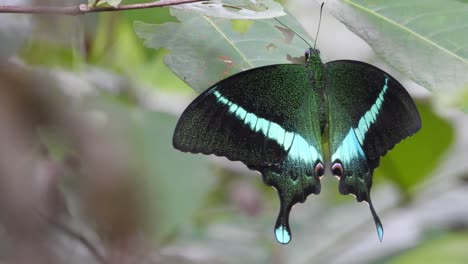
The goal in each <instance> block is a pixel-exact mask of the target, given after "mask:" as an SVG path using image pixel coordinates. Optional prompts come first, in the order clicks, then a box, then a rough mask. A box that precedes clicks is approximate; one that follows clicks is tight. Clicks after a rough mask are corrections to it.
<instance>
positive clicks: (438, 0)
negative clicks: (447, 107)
mask: <svg viewBox="0 0 468 264" xmlns="http://www.w3.org/2000/svg"><path fill="white" fill-rule="evenodd" d="M327 6H328V7H327ZM325 8H326V9H330V10H331V11H332V12H333V14H334V15H335V16H336V17H337V18H338V19H339V20H341V21H342V22H343V23H344V24H345V25H346V26H347V27H348V28H349V29H350V30H351V31H353V32H354V33H356V34H358V35H359V36H360V37H361V38H363V39H364V40H365V41H366V42H367V43H368V44H369V45H370V46H371V47H372V48H373V49H374V51H375V52H376V53H377V54H378V55H380V56H381V57H383V58H384V59H385V60H386V61H387V62H388V63H389V64H390V65H392V66H393V67H395V68H396V69H398V70H400V71H401V72H402V73H404V74H406V75H407V76H409V77H410V78H411V79H412V80H414V81H416V82H417V83H419V84H420V85H422V86H423V87H425V88H427V89H429V90H432V91H434V92H436V94H437V98H438V99H441V100H442V101H443V102H444V103H449V104H453V105H457V106H458V105H460V104H461V102H460V100H461V99H463V100H467V98H466V96H464V97H460V95H463V94H466V91H467V89H468V49H467V48H466V43H467V42H468V34H466V33H467V30H466V29H467V27H468V15H467V14H468V4H466V3H463V2H460V1H456V0H413V1H406V0H397V1H387V0H376V1H366V0H346V1H337V0H331V1H328V2H327V5H325ZM464 105H465V106H466V105H468V102H467V101H465V102H464Z"/></svg>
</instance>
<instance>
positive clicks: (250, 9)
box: [172, 0, 286, 19]
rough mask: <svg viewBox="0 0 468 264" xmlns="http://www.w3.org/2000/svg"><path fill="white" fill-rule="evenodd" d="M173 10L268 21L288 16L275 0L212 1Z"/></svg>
mask: <svg viewBox="0 0 468 264" xmlns="http://www.w3.org/2000/svg"><path fill="white" fill-rule="evenodd" d="M172 8H175V9H179V10H184V11H191V12H195V13H198V14H200V15H204V16H211V17H219V18H228V19H267V18H274V17H279V16H284V15H286V13H284V11H283V7H282V6H281V5H280V4H278V3H277V2H275V1H273V0H258V1H251V0H223V1H221V0H212V1H203V2H195V3H190V4H184V5H175V6H172Z"/></svg>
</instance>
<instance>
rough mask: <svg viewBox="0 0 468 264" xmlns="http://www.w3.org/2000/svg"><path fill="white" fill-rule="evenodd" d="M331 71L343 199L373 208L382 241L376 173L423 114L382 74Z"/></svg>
mask: <svg viewBox="0 0 468 264" xmlns="http://www.w3.org/2000/svg"><path fill="white" fill-rule="evenodd" d="M325 69H326V74H325V85H326V89H327V90H326V92H327V98H328V107H329V141H330V154H331V162H332V171H333V173H334V174H335V175H337V176H340V184H339V190H340V193H342V194H349V193H352V194H354V195H356V199H357V200H358V201H359V202H360V201H363V200H364V201H367V202H368V203H369V205H370V209H371V211H372V214H373V216H374V220H375V222H376V225H377V230H378V234H379V238H380V239H382V236H383V228H382V225H381V224H380V220H379V219H378V217H377V215H376V213H375V211H374V208H373V206H372V203H371V200H370V194H369V192H370V188H371V186H372V173H373V171H374V169H375V168H376V167H377V166H378V164H379V159H380V157H381V156H383V155H385V153H387V151H389V150H391V149H392V148H393V147H394V146H395V144H397V143H398V142H400V141H401V140H403V139H404V138H406V137H409V136H411V135H413V134H414V133H416V132H417V131H418V130H419V129H420V128H421V120H420V117H419V113H418V111H417V108H416V106H415V104H414V102H413V100H412V99H411V97H410V95H409V94H408V92H407V91H406V90H405V89H404V88H403V86H402V85H401V84H400V83H399V82H398V81H397V80H395V79H394V78H393V77H392V76H390V75H389V74H387V73H386V72H384V71H382V70H380V69H379V68H376V67H374V66H372V65H369V64H367V63H363V62H358V61H347V60H340V61H332V62H329V63H327V64H325Z"/></svg>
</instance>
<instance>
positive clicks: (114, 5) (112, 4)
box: [102, 0, 122, 7]
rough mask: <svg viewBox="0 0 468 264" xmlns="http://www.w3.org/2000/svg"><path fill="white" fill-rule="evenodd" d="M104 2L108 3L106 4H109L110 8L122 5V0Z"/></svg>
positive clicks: (105, 0) (104, 0)
mask: <svg viewBox="0 0 468 264" xmlns="http://www.w3.org/2000/svg"><path fill="white" fill-rule="evenodd" d="M102 2H106V3H108V4H109V5H110V6H113V7H117V6H118V5H120V3H121V2H122V0H103V1H102Z"/></svg>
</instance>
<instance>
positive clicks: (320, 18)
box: [314, 2, 325, 49]
mask: <svg viewBox="0 0 468 264" xmlns="http://www.w3.org/2000/svg"><path fill="white" fill-rule="evenodd" d="M324 4H325V2H322V5H321V6H320V16H319V24H318V28H317V34H315V42H314V49H315V47H316V46H317V38H318V34H319V31H320V23H321V22H322V11H323V5H324Z"/></svg>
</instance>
